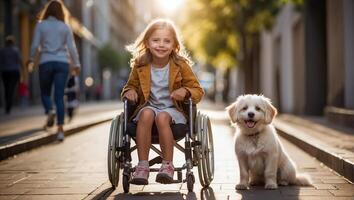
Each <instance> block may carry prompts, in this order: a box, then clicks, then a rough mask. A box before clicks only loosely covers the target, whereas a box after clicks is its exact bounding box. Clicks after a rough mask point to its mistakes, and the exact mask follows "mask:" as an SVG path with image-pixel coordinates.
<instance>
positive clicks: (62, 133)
mask: <svg viewBox="0 0 354 200" xmlns="http://www.w3.org/2000/svg"><path fill="white" fill-rule="evenodd" d="M64 138H65V135H64V132H62V131H59V132H58V135H57V140H59V141H60V142H62V141H63V140H64Z"/></svg>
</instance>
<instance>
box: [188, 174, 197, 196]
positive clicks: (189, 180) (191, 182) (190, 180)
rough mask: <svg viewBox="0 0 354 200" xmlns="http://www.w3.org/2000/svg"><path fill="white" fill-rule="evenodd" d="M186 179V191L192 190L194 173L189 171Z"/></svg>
mask: <svg viewBox="0 0 354 200" xmlns="http://www.w3.org/2000/svg"><path fill="white" fill-rule="evenodd" d="M186 179H187V189H188V192H193V187H194V182H195V179H194V175H193V174H192V173H190V174H188V175H187V178H186Z"/></svg>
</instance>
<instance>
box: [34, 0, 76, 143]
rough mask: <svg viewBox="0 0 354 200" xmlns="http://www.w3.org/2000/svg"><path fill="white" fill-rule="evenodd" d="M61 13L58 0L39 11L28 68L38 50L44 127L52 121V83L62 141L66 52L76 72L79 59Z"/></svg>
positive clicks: (67, 70)
mask: <svg viewBox="0 0 354 200" xmlns="http://www.w3.org/2000/svg"><path fill="white" fill-rule="evenodd" d="M65 17H66V16H65V12H64V5H63V4H62V2H60V1H57V0H52V1H49V2H48V4H47V5H46V6H45V7H44V10H43V11H42V12H41V16H40V19H39V22H38V24H37V25H36V28H35V31H34V36H33V40H32V45H31V52H30V60H29V62H28V67H29V70H30V71H31V68H32V66H33V59H34V57H35V55H36V53H37V52H38V53H39V58H40V59H39V83H40V89H41V99H42V104H43V106H44V109H45V113H46V114H47V115H48V117H47V123H46V126H48V127H50V126H53V124H54V119H55V113H54V111H53V105H52V99H51V90H52V85H53V84H54V101H55V105H56V115H57V126H58V140H60V141H62V140H64V130H63V124H64V116H65V109H64V89H65V85H66V81H67V78H68V74H69V60H70V58H69V55H70V57H71V61H72V62H73V65H74V70H75V71H76V74H78V73H79V71H80V62H79V56H78V53H77V49H76V46H75V42H74V39H73V34H72V31H71V29H70V27H69V26H68V25H67V24H65Z"/></svg>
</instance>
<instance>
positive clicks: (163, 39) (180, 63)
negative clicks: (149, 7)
mask: <svg viewBox="0 0 354 200" xmlns="http://www.w3.org/2000/svg"><path fill="white" fill-rule="evenodd" d="M127 49H128V51H130V52H131V53H132V56H133V57H132V59H131V67H132V70H131V73H130V76H129V79H128V82H127V84H126V85H125V86H124V88H123V91H122V97H125V98H127V99H128V100H130V101H133V102H136V103H137V104H138V107H137V109H136V111H135V113H134V114H133V117H132V119H133V120H134V121H136V122H138V124H137V133H136V143H137V150H138V158H139V163H138V165H137V166H136V168H135V169H136V170H135V172H134V174H133V177H132V180H131V183H132V184H138V185H147V184H148V177H149V162H148V158H149V149H150V144H151V128H152V126H153V123H155V124H156V127H157V129H158V133H159V142H160V147H161V151H162V154H163V161H162V165H161V168H160V170H159V173H158V174H157V176H156V182H160V183H171V182H172V180H173V173H174V167H173V164H172V158H173V145H174V138H173V135H172V134H173V133H172V131H171V127H170V124H172V123H176V124H177V123H186V121H187V120H186V115H187V113H183V110H182V104H183V102H182V101H183V100H186V99H187V98H189V97H191V98H192V100H193V103H198V102H199V101H200V100H201V98H202V97H203V95H204V91H203V89H202V88H201V87H200V85H199V82H198V80H197V78H196V77H195V75H194V74H193V72H192V69H191V67H190V66H189V64H190V63H191V62H190V60H189V59H188V56H187V54H186V52H185V50H184V47H183V45H182V43H181V41H180V39H179V37H178V35H177V32H176V28H175V27H174V25H173V23H172V22H171V21H169V20H165V19H158V20H155V21H153V22H152V23H150V24H149V25H148V26H147V28H146V29H145V30H144V31H143V32H142V33H141V34H140V36H139V37H138V38H137V39H136V41H135V42H134V43H133V44H131V45H129V46H128V47H127Z"/></svg>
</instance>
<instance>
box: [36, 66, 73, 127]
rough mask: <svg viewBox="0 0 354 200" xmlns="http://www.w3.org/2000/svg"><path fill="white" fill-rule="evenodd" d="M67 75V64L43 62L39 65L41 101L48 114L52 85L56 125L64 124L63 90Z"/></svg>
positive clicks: (50, 104)
mask: <svg viewBox="0 0 354 200" xmlns="http://www.w3.org/2000/svg"><path fill="white" fill-rule="evenodd" d="M68 74H69V64H68V63H64V62H56V61H53V62H45V63H43V64H40V65H39V84H40V88H41V99H42V104H43V106H44V109H45V113H46V114H48V113H49V112H50V111H52V110H53V105H52V99H51V93H52V85H53V83H54V101H55V105H56V111H57V112H56V114H57V120H58V121H57V124H58V125H62V124H64V116H65V108H64V90H65V85H66V80H67V78H68Z"/></svg>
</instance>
